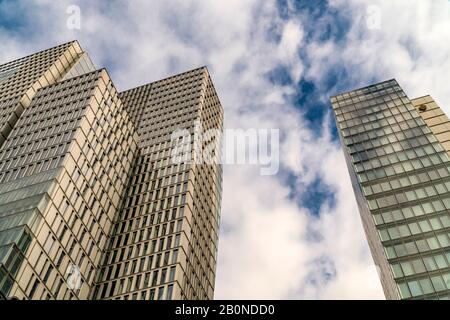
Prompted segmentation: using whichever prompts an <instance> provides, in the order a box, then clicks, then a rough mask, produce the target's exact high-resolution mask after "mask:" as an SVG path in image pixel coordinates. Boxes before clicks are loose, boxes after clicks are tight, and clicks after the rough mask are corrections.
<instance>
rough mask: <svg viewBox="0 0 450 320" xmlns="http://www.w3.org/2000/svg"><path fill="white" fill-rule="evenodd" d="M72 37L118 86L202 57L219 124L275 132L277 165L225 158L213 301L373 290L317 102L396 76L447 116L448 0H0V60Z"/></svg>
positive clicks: (323, 106)
mask: <svg viewBox="0 0 450 320" xmlns="http://www.w3.org/2000/svg"><path fill="white" fill-rule="evenodd" d="M71 5H76V6H78V7H79V8H80V10H81V23H80V28H79V29H77V28H75V29H71V28H68V26H67V22H68V19H70V17H71V14H72V13H73V12H74V11H71V9H72V8H73V7H71ZM73 39H77V40H79V41H80V44H81V46H82V47H83V48H84V49H85V50H86V51H88V52H89V54H90V56H91V57H92V59H93V60H94V63H95V64H96V65H97V66H98V67H106V68H107V69H108V70H109V72H110V74H111V75H112V78H113V79H114V82H115V84H116V86H117V87H118V88H119V90H124V89H128V88H131V87H134V86H137V85H140V84H143V83H147V82H151V81H155V80H158V79H160V78H163V77H166V76H169V75H172V74H175V73H179V72H183V71H186V70H189V69H193V68H196V67H199V66H203V65H207V66H208V68H209V71H210V73H211V77H212V79H213V81H214V83H215V86H216V89H217V91H218V94H219V97H220V99H221V102H222V105H223V107H224V110H225V126H226V128H243V129H247V128H268V129H269V128H274V129H279V130H280V137H281V141H280V170H279V172H278V174H276V175H273V176H261V175H260V170H259V169H260V168H259V167H258V166H250V165H248V166H244V165H228V166H225V167H224V191H223V201H222V220H221V236H220V243H219V258H218V267H217V282H216V298H218V299H243V298H255V299H259V298H261V299H383V293H382V290H381V285H380V283H379V281H378V277H377V272H376V270H375V267H374V266H373V262H372V259H371V256H370V253H369V251H368V247H367V244H366V240H365V237H364V234H363V230H362V225H361V222H360V218H359V215H358V211H357V207H356V202H355V199H354V196H353V192H352V188H351V184H350V180H349V176H348V173H347V169H346V166H345V162H344V158H343V154H342V152H341V149H340V145H339V140H338V138H337V134H336V128H335V125H334V120H333V118H332V115H331V107H330V105H329V102H328V97H329V96H330V95H333V94H336V93H339V92H342V91H347V90H351V89H354V88H356V87H361V86H366V85H369V84H372V83H374V82H377V81H382V80H387V79H390V78H396V79H397V81H398V82H399V83H400V85H401V86H402V87H403V88H404V89H405V90H406V92H407V94H408V95H409V97H410V98H414V97H417V96H422V95H425V94H430V95H432V96H433V97H434V98H435V99H436V100H437V102H438V103H439V104H440V105H441V107H442V108H444V110H446V111H447V113H450V91H449V90H448V83H449V74H450V41H449V39H450V2H449V1H447V0H432V1H426V0H395V1H390V0H371V1H363V0H328V1H300V0H297V1H291V0H278V1H273V0H264V1H256V0H223V1H222V0H201V1H193V0H161V1H156V0H152V1H143V0H142V1H138V0H133V1H112V0H105V1H95V3H94V1H75V0H74V1H51V0H36V1H29V0H27V1H24V0H23V1H17V0H15V1H5V0H0V63H3V62H7V61H9V60H12V59H15V58H18V57H20V56H23V55H26V54H30V53H33V52H35V51H38V50H41V49H45V48H48V47H51V46H54V45H57V44H60V43H63V42H67V41H69V40H73Z"/></svg>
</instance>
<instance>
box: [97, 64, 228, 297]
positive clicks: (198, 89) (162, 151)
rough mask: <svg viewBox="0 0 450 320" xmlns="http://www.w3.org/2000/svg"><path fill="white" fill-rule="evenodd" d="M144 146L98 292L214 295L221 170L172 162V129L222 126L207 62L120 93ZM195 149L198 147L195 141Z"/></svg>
mask: <svg viewBox="0 0 450 320" xmlns="http://www.w3.org/2000/svg"><path fill="white" fill-rule="evenodd" d="M120 99H121V100H122V102H123V103H124V105H125V106H126V109H127V111H128V113H129V114H130V116H131V119H132V120H133V122H134V124H135V126H136V130H137V132H138V135H139V150H138V155H137V157H136V160H135V165H134V169H133V172H132V175H131V177H130V180H129V185H128V189H127V193H126V195H125V198H124V202H123V206H122V209H121V212H120V215H119V217H118V220H117V222H116V224H115V228H114V232H113V235H112V238H111V243H110V246H109V251H108V253H107V255H106V258H105V259H104V264H103V268H102V269H101V270H100V273H99V279H98V282H99V283H98V290H97V291H96V292H95V295H94V298H96V299H105V298H107V299H212V298H213V294H214V279H215V266H216V254H217V242H218V232H219V216H220V199H221V185H222V183H221V177H222V169H221V166H220V165H219V164H218V162H217V161H216V162H215V163H214V164H207V163H203V164H202V163H199V162H198V161H187V162H174V161H172V160H173V159H172V157H173V155H172V150H174V146H173V144H172V140H173V139H172V133H173V132H174V131H176V130H178V129H180V128H182V129H185V130H187V132H188V133H189V135H190V136H191V135H192V139H191V142H190V143H192V145H193V144H194V143H195V142H196V141H194V139H195V138H194V134H195V132H196V124H197V123H201V125H202V128H201V129H202V131H204V132H206V131H208V130H210V129H218V130H220V131H221V130H222V119H223V111H222V107H221V105H220V102H219V100H218V97H217V94H216V92H215V90H214V87H213V84H212V81H211V79H210V77H209V74H208V71H207V69H206V68H199V69H195V70H192V71H189V72H185V73H182V74H179V75H176V76H174V77H170V78H167V79H164V80H161V81H157V82H153V83H150V84H147V85H144V86H141V87H138V88H134V89H131V90H128V91H125V92H122V93H121V94H120ZM193 151H195V148H193Z"/></svg>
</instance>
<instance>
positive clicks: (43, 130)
mask: <svg viewBox="0 0 450 320" xmlns="http://www.w3.org/2000/svg"><path fill="white" fill-rule="evenodd" d="M136 150H137V135H136V133H135V130H134V127H133V124H132V123H131V120H129V117H128V114H127V112H126V111H125V110H124V108H123V107H122V105H121V102H120V100H119V98H118V93H117V91H116V90H115V88H114V86H113V85H112V82H111V80H110V78H109V76H108V74H107V72H106V71H105V70H100V71H95V72H91V73H86V74H84V75H82V76H78V77H71V78H70V79H68V80H65V81H61V82H58V83H56V84H52V85H49V86H46V87H44V88H41V89H39V90H38V91H37V93H36V95H35V97H34V98H33V99H32V101H31V103H30V105H29V106H28V107H27V108H26V109H25V110H24V111H23V113H22V115H21V116H20V118H19V120H18V121H17V123H16V124H15V126H14V128H13V130H12V131H11V133H10V134H9V136H8V137H7V139H6V141H5V143H4V144H3V147H2V148H1V149H0V230H2V231H1V232H0V244H1V247H0V262H1V264H0V272H1V274H0V282H1V283H0V289H1V291H2V293H3V295H4V296H8V297H17V298H19V299H22V298H28V299H76V298H78V299H87V298H88V297H89V294H90V292H91V289H92V287H93V282H94V280H95V279H94V275H95V271H96V270H97V268H98V266H99V263H100V259H101V256H102V254H103V252H104V250H105V248H106V244H107V237H108V235H109V234H110V232H111V227H112V225H113V221H114V218H115V216H116V215H117V212H118V208H119V205H120V201H121V196H122V194H123V192H124V189H125V187H126V183H127V181H128V175H129V173H130V172H131V167H132V161H133V158H134V155H135V152H136Z"/></svg>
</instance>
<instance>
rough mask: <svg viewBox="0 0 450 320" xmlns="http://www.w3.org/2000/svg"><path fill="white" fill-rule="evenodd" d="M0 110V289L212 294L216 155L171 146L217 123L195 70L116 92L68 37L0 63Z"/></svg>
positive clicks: (91, 295) (92, 294) (122, 295)
mask: <svg viewBox="0 0 450 320" xmlns="http://www.w3.org/2000/svg"><path fill="white" fill-rule="evenodd" d="M0 110H1V115H2V117H1V119H0V126H1V136H0V145H1V147H0V298H2V297H3V298H12V297H14V298H18V299H103V298H108V299H143V300H144V299H211V298H213V292H214V280H215V265H216V254H217V241H218V224H219V216H220V200H221V176H222V172H221V166H220V165H219V161H216V162H214V163H213V164H203V163H198V162H196V161H192V157H191V158H189V159H188V158H186V159H183V161H174V157H171V152H173V148H174V145H178V144H179V143H178V141H174V139H173V135H172V132H174V131H177V130H181V129H183V130H185V131H186V132H189V137H190V134H192V135H193V136H195V129H196V127H197V126H196V124H197V123H198V122H200V123H201V124H202V126H203V127H204V128H216V129H219V130H221V128H222V118H223V115H222V113H223V111H222V108H221V106H220V103H219V100H218V98H217V95H216V93H215V90H214V87H213V85H212V82H211V79H210V77H209V74H208V71H207V69H206V68H199V69H195V70H192V71H190V72H186V73H183V74H181V75H177V76H174V77H171V78H168V79H165V80H161V81H157V82H154V83H151V84H148V85H145V86H142V87H138V88H135V89H131V90H129V91H126V92H123V93H118V92H117V90H116V88H115V87H114V84H113V83H112V81H111V79H110V77H109V75H108V73H107V71H106V70H105V69H100V70H96V68H95V67H94V65H93V63H92V61H91V60H90V58H89V56H88V54H87V53H85V52H84V51H83V50H82V49H81V47H80V46H79V44H78V42H76V41H73V42H70V43H67V44H64V45H61V46H57V47H55V48H52V49H49V50H45V51H42V52H39V53H36V54H34V55H31V56H28V57H25V58H22V59H19V60H16V61H13V62H10V63H7V64H4V65H0ZM201 143H203V144H205V143H206V144H207V142H204V141H201ZM192 144H195V141H194V142H193V143H192ZM200 150H201V148H200ZM217 154H219V152H217Z"/></svg>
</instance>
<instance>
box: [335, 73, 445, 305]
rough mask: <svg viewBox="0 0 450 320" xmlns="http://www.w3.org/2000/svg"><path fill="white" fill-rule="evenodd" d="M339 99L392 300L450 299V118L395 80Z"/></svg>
mask: <svg viewBox="0 0 450 320" xmlns="http://www.w3.org/2000/svg"><path fill="white" fill-rule="evenodd" d="M331 103H332V106H333V110H334V114H335V118H336V123H337V127H338V132H339V135H340V139H341V143H342V146H343V150H344V155H345V158H346V162H347V166H348V170H349V173H350V177H351V181H352V185H353V189H354V192H355V195H356V200H357V203H358V208H359V211H360V215H361V218H362V222H363V226H364V230H365V232H366V235H367V239H368V243H369V247H370V249H371V252H372V256H373V258H374V261H375V264H376V265H377V267H378V268H379V270H380V278H381V282H382V286H383V289H384V292H385V295H386V298H388V299H449V298H450V214H449V212H450V211H449V210H450V159H449V154H448V152H447V151H448V144H446V142H447V141H448V128H447V126H448V118H447V117H446V116H445V115H444V114H443V113H442V111H441V110H440V109H439V108H438V107H437V105H436V104H435V102H434V101H432V99H431V97H429V96H428V97H422V98H418V99H415V100H413V102H412V101H411V100H410V99H409V98H408V97H407V96H406V94H405V92H404V91H403V90H402V88H401V87H400V86H399V85H398V83H397V82H396V81H395V80H389V81H385V82H382V83H378V84H375V85H371V86H368V87H365V88H361V89H357V90H354V91H351V92H347V93H343V94H340V95H337V96H334V97H332V98H331ZM427 110H428V113H427V112H426V111H427ZM446 147H447V149H446Z"/></svg>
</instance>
